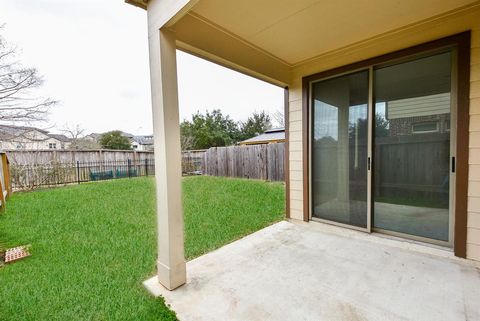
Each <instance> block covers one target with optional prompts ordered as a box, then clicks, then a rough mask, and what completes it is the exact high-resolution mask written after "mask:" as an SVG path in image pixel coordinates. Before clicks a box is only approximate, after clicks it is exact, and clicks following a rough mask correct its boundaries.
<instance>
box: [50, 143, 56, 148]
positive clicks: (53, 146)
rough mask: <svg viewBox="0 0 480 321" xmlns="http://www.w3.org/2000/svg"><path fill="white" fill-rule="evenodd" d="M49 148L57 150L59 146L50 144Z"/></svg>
mask: <svg viewBox="0 0 480 321" xmlns="http://www.w3.org/2000/svg"><path fill="white" fill-rule="evenodd" d="M48 148H49V149H57V144H56V143H49V144H48Z"/></svg>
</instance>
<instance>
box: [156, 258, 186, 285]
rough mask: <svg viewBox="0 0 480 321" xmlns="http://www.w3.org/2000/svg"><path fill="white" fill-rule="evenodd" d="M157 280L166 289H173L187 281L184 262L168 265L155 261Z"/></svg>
mask: <svg viewBox="0 0 480 321" xmlns="http://www.w3.org/2000/svg"><path fill="white" fill-rule="evenodd" d="M157 278H158V282H159V283H160V284H161V285H163V286H164V287H165V288H167V289H168V290H170V291H171V290H174V289H176V288H178V287H179V286H182V285H184V284H185V283H186V282H187V267H186V263H185V262H181V263H178V264H176V265H174V266H172V267H168V266H166V265H165V264H163V263H162V262H160V261H157Z"/></svg>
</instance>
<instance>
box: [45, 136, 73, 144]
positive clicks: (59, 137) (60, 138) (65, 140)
mask: <svg viewBox="0 0 480 321" xmlns="http://www.w3.org/2000/svg"><path fill="white" fill-rule="evenodd" d="M47 135H48V136H50V137H52V138H55V139H56V140H59V141H61V142H65V143H68V142H70V138H68V137H67V136H65V135H62V134H47Z"/></svg>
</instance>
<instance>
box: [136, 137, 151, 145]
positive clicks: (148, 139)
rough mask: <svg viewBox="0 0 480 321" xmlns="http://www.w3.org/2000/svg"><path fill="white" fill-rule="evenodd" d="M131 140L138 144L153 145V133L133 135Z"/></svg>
mask: <svg viewBox="0 0 480 321" xmlns="http://www.w3.org/2000/svg"><path fill="white" fill-rule="evenodd" d="M133 141H134V142H137V143H138V144H140V145H153V135H144V136H134V137H133Z"/></svg>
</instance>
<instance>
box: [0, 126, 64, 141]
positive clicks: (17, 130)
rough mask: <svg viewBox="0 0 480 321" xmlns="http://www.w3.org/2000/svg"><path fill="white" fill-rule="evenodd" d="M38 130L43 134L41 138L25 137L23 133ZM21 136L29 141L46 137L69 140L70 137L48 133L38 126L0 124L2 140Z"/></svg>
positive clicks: (42, 139) (41, 139)
mask: <svg viewBox="0 0 480 321" xmlns="http://www.w3.org/2000/svg"><path fill="white" fill-rule="evenodd" d="M34 131H36V132H39V133H41V134H43V135H45V136H46V138H45V136H42V138H35V137H26V136H25V135H26V134H27V133H31V132H34ZM19 137H23V138H26V139H29V140H31V141H45V140H47V139H48V138H54V139H56V140H59V141H61V142H69V141H70V139H69V138H68V137H67V136H65V135H61V134H50V133H49V132H48V131H46V130H44V129H40V128H35V127H28V126H12V125H0V140H2V141H11V140H14V139H16V138H19Z"/></svg>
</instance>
